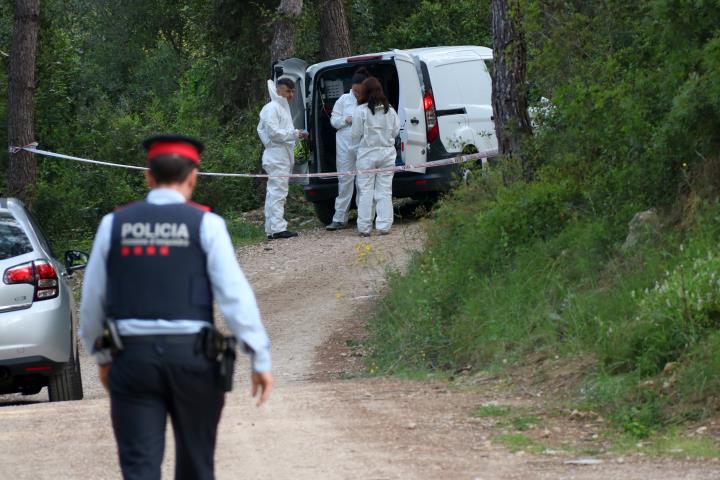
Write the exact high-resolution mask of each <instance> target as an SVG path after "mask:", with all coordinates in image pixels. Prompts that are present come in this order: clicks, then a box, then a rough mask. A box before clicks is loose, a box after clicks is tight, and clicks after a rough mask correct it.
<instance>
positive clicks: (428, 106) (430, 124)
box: [423, 91, 440, 143]
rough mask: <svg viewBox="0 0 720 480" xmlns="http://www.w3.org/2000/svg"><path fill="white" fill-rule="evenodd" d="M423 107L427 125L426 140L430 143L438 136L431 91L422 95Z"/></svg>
mask: <svg viewBox="0 0 720 480" xmlns="http://www.w3.org/2000/svg"><path fill="white" fill-rule="evenodd" d="M423 108H424V109H425V125H426V126H427V141H428V143H432V142H434V141H435V139H436V138H438V137H439V136H440V127H439V126H438V121H437V113H436V112H435V99H434V98H433V94H432V92H430V91H428V92H425V95H424V96H423Z"/></svg>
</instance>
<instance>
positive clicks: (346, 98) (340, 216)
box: [326, 67, 370, 230]
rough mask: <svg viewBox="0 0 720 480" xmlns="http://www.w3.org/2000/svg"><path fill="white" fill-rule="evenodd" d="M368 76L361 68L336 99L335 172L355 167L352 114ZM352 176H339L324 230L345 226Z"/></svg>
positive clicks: (355, 152) (333, 116)
mask: <svg viewBox="0 0 720 480" xmlns="http://www.w3.org/2000/svg"><path fill="white" fill-rule="evenodd" d="M369 76H370V72H368V71H367V69H366V68H365V67H361V68H360V69H358V71H356V72H355V74H354V75H353V77H352V88H351V90H350V91H349V92H348V93H346V94H344V95H343V96H341V97H340V98H338V99H337V101H336V102H335V105H334V106H333V110H332V114H331V116H330V124H331V125H332V126H333V128H335V129H336V130H337V132H336V133H335V166H336V169H337V171H338V172H352V171H354V170H355V156H356V154H357V151H356V150H357V145H356V144H354V143H353V142H352V136H351V134H350V131H351V130H352V128H351V127H352V122H353V116H354V114H355V109H356V108H357V106H358V98H359V97H361V96H362V83H363V82H364V81H365V79H367V78H368V77H369ZM354 184H355V175H346V176H340V177H338V196H337V198H336V199H335V215H334V216H333V219H332V223H330V225H328V226H327V227H326V229H327V230H339V229H341V228H345V227H347V221H348V214H349V211H350V201H351V200H352V196H353V190H354V188H353V186H354Z"/></svg>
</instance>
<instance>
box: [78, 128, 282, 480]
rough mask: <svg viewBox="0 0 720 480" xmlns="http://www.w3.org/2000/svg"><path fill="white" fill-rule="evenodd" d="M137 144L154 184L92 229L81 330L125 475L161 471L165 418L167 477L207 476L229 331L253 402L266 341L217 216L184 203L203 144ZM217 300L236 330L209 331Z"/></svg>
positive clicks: (228, 376) (229, 365) (265, 378)
mask: <svg viewBox="0 0 720 480" xmlns="http://www.w3.org/2000/svg"><path fill="white" fill-rule="evenodd" d="M144 146H145V148H146V149H147V156H148V161H149V167H150V168H149V171H148V172H147V173H146V176H147V181H148V185H149V186H150V188H151V189H152V190H151V191H150V193H149V194H148V196H147V198H146V199H145V200H142V201H138V202H135V203H133V204H130V205H128V206H125V207H122V208H119V209H117V210H116V211H115V212H113V213H111V214H109V215H107V216H105V217H104V218H103V220H102V222H101V224H100V226H99V228H98V231H97V235H96V237H95V242H94V244H93V250H92V253H91V255H90V261H89V262H88V265H87V270H86V273H85V280H84V283H83V297H82V304H81V307H80V336H81V338H82V341H83V343H84V345H85V347H86V349H87V350H88V351H93V353H94V355H95V357H96V358H97V361H98V364H99V375H100V379H101V381H102V383H103V385H104V386H105V388H106V389H107V390H108V392H109V394H110V410H111V419H112V425H113V430H114V431H115V438H116V441H117V446H118V455H119V459H120V468H121V470H122V475H123V478H125V479H126V480H128V479H133V480H136V479H143V480H144V479H160V478H161V473H160V467H161V464H162V457H163V450H164V439H165V429H166V423H167V417H168V416H169V417H170V419H171V421H172V423H173V431H174V434H175V448H176V454H175V458H176V462H177V465H176V469H175V478H176V479H213V478H214V464H213V461H214V460H213V457H214V451H215V442H216V436H217V427H218V423H219V421H220V413H221V411H222V408H223V405H224V400H225V391H228V390H229V389H230V388H231V386H232V384H231V383H230V382H231V380H232V370H233V366H234V360H235V338H237V342H240V343H241V344H242V345H243V346H244V347H245V349H244V351H245V352H246V353H248V354H249V355H250V356H251V359H252V367H253V371H252V373H251V382H252V388H253V396H255V395H256V394H259V397H260V398H259V400H258V405H259V404H261V403H263V402H264V401H266V400H267V399H268V398H269V395H270V391H271V388H272V374H271V373H270V367H271V363H270V353H269V341H268V338H267V334H266V332H265V329H264V327H263V325H262V322H261V320H260V314H259V310H258V307H257V303H256V301H255V296H254V294H253V292H252V289H251V288H250V285H249V283H248V282H247V279H246V278H245V275H244V274H243V272H242V270H241V269H240V266H239V265H238V263H237V259H236V257H235V251H234V247H233V245H232V241H231V240H230V236H229V234H228V232H227V228H226V226H225V222H224V221H223V220H222V218H220V217H219V216H217V215H215V214H213V213H209V212H208V211H207V209H205V208H203V207H201V206H199V205H196V204H193V203H191V202H189V199H190V197H191V196H192V192H193V189H194V187H195V182H196V180H197V172H198V167H199V163H200V153H201V151H202V145H201V144H200V143H199V142H197V141H195V140H193V139H190V138H187V137H181V136H158V137H152V138H150V139H148V140H147V141H145V142H144ZM214 303H216V304H217V305H218V306H219V308H220V310H221V311H222V313H223V316H224V317H225V321H226V322H227V324H228V327H230V330H231V331H232V333H233V335H234V337H230V338H226V337H223V336H222V335H220V334H219V333H218V331H217V329H216V328H215V325H214V314H213V313H214V312H213V305H214ZM107 319H112V320H111V321H110V322H107V323H106V320H107ZM104 331H106V332H107V334H106V335H105V336H103V332H104ZM112 332H114V335H115V338H114V339H113V338H112V335H111V333H112ZM98 337H100V341H99V342H98V343H97V344H96V343H95V342H96V339H98ZM108 347H110V348H108Z"/></svg>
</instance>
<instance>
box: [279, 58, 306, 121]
mask: <svg viewBox="0 0 720 480" xmlns="http://www.w3.org/2000/svg"><path fill="white" fill-rule="evenodd" d="M307 67H308V64H307V62H305V60H300V59H299V58H288V59H286V60H280V61H279V62H277V63H276V64H275V65H273V81H274V82H277V80H278V79H279V78H280V77H288V78H290V79H291V80H292V81H293V82H295V97H293V101H292V103H291V104H290V112H291V113H292V117H293V124H295V128H297V129H298V130H307V118H306V113H305V105H306V99H305V91H306V88H305V70H307Z"/></svg>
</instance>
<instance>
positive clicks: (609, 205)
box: [370, 0, 720, 436]
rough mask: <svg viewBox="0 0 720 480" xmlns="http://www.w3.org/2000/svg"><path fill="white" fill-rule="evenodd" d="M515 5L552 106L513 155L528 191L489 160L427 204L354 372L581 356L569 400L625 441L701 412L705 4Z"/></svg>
mask: <svg viewBox="0 0 720 480" xmlns="http://www.w3.org/2000/svg"><path fill="white" fill-rule="evenodd" d="M548 3H549V5H548ZM526 5H527V7H526V12H527V16H526V18H525V21H526V30H527V34H528V40H529V43H530V45H529V47H530V49H529V51H530V54H529V56H530V58H529V62H530V63H529V71H530V78H531V82H532V86H531V88H532V91H533V92H536V93H537V92H542V94H543V95H544V96H547V97H548V98H550V99H551V102H552V104H551V106H550V107H549V108H547V109H545V110H544V113H543V115H542V118H540V119H539V120H538V125H537V128H536V132H535V137H534V138H533V139H532V140H531V142H530V144H529V145H527V147H526V156H527V160H528V161H529V162H530V163H531V164H532V165H534V167H535V170H536V179H535V181H533V182H531V183H526V182H524V181H522V180H521V178H522V175H521V174H520V173H519V172H518V168H517V166H515V165H513V164H512V163H511V162H507V161H506V162H502V161H501V163H500V165H499V166H497V167H496V168H493V169H489V170H484V171H476V172H474V174H473V175H472V176H471V180H470V181H469V182H468V184H467V185H465V186H463V187H462V188H460V189H458V190H457V191H456V192H454V193H453V194H452V195H450V196H448V197H447V198H446V199H444V201H443V202H442V204H441V206H440V207H439V208H438V209H437V210H436V211H435V212H434V215H433V218H432V220H431V221H430V222H428V227H427V228H428V232H429V241H428V245H427V249H426V251H425V252H424V253H423V254H422V255H419V256H417V258H416V259H415V261H414V262H413V264H412V268H411V269H410V271H409V273H407V274H406V275H404V276H399V277H394V278H393V279H392V281H391V291H390V293H389V295H388V297H387V298H386V299H385V301H384V302H383V304H382V306H381V308H380V311H379V313H378V314H377V316H376V318H374V319H373V321H372V324H371V327H370V328H371V332H372V334H373V335H372V338H373V340H372V347H373V352H374V355H373V358H372V360H371V361H372V362H374V363H375V364H376V366H377V367H378V368H380V369H381V371H384V372H391V373H397V372H408V371H436V370H437V371H447V372H453V371H459V370H467V369H468V368H472V369H475V370H478V369H480V370H482V369H486V368H491V367H493V366H503V365H506V364H515V363H522V362H523V361H524V359H525V358H528V356H532V358H534V359H536V360H537V358H538V357H539V358H555V356H556V355H557V356H561V357H563V358H564V359H565V360H564V361H565V362H574V361H575V360H574V359H575V358H577V357H588V356H590V357H591V358H592V359H594V362H593V363H594V365H595V367H594V368H593V369H592V371H591V372H590V373H589V375H587V376H586V381H585V382H584V383H583V384H582V385H579V386H578V387H579V388H578V398H579V399H580V400H581V401H584V402H587V404H588V405H590V406H591V407H592V408H595V409H600V410H601V411H603V412H605V414H607V415H609V416H610V418H612V419H613V420H615V421H616V422H617V424H618V425H620V426H622V428H624V429H626V430H627V431H629V432H630V433H632V434H634V435H637V436H644V435H647V434H648V433H650V432H651V431H652V430H653V429H656V428H659V427H661V426H664V425H669V424H673V423H679V422H683V421H686V420H696V419H699V418H703V417H704V416H707V415H711V414H713V413H716V411H717V408H718V406H719V405H718V403H717V401H716V398H717V396H718V394H720V360H719V359H720V328H719V327H720V271H719V267H720V251H719V250H718V238H720V237H719V236H718V235H719V234H720V203H718V193H719V191H720V190H719V189H718V188H719V187H720V161H719V160H720V152H719V151H718V147H719V146H720V35H719V34H718V30H717V25H718V22H720V5H718V4H717V2H703V1H698V2H676V1H669V0H668V1H665V0H656V1H652V2H602V4H600V3H599V2H589V3H588V2H531V1H529V2H526ZM648 209H655V211H656V212H657V214H658V217H653V215H652V214H649V215H648V216H649V217H650V218H657V220H656V221H655V222H654V224H653V222H650V223H648V224H645V226H644V227H642V228H640V229H639V232H638V235H637V236H636V237H635V238H636V239H637V240H636V241H634V240H633V241H631V242H629V243H634V245H630V244H628V245H626V246H625V248H623V245H624V243H625V241H626V237H627V235H628V223H629V222H630V220H631V219H632V218H633V216H634V214H636V213H637V212H641V211H646V210H648Z"/></svg>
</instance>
